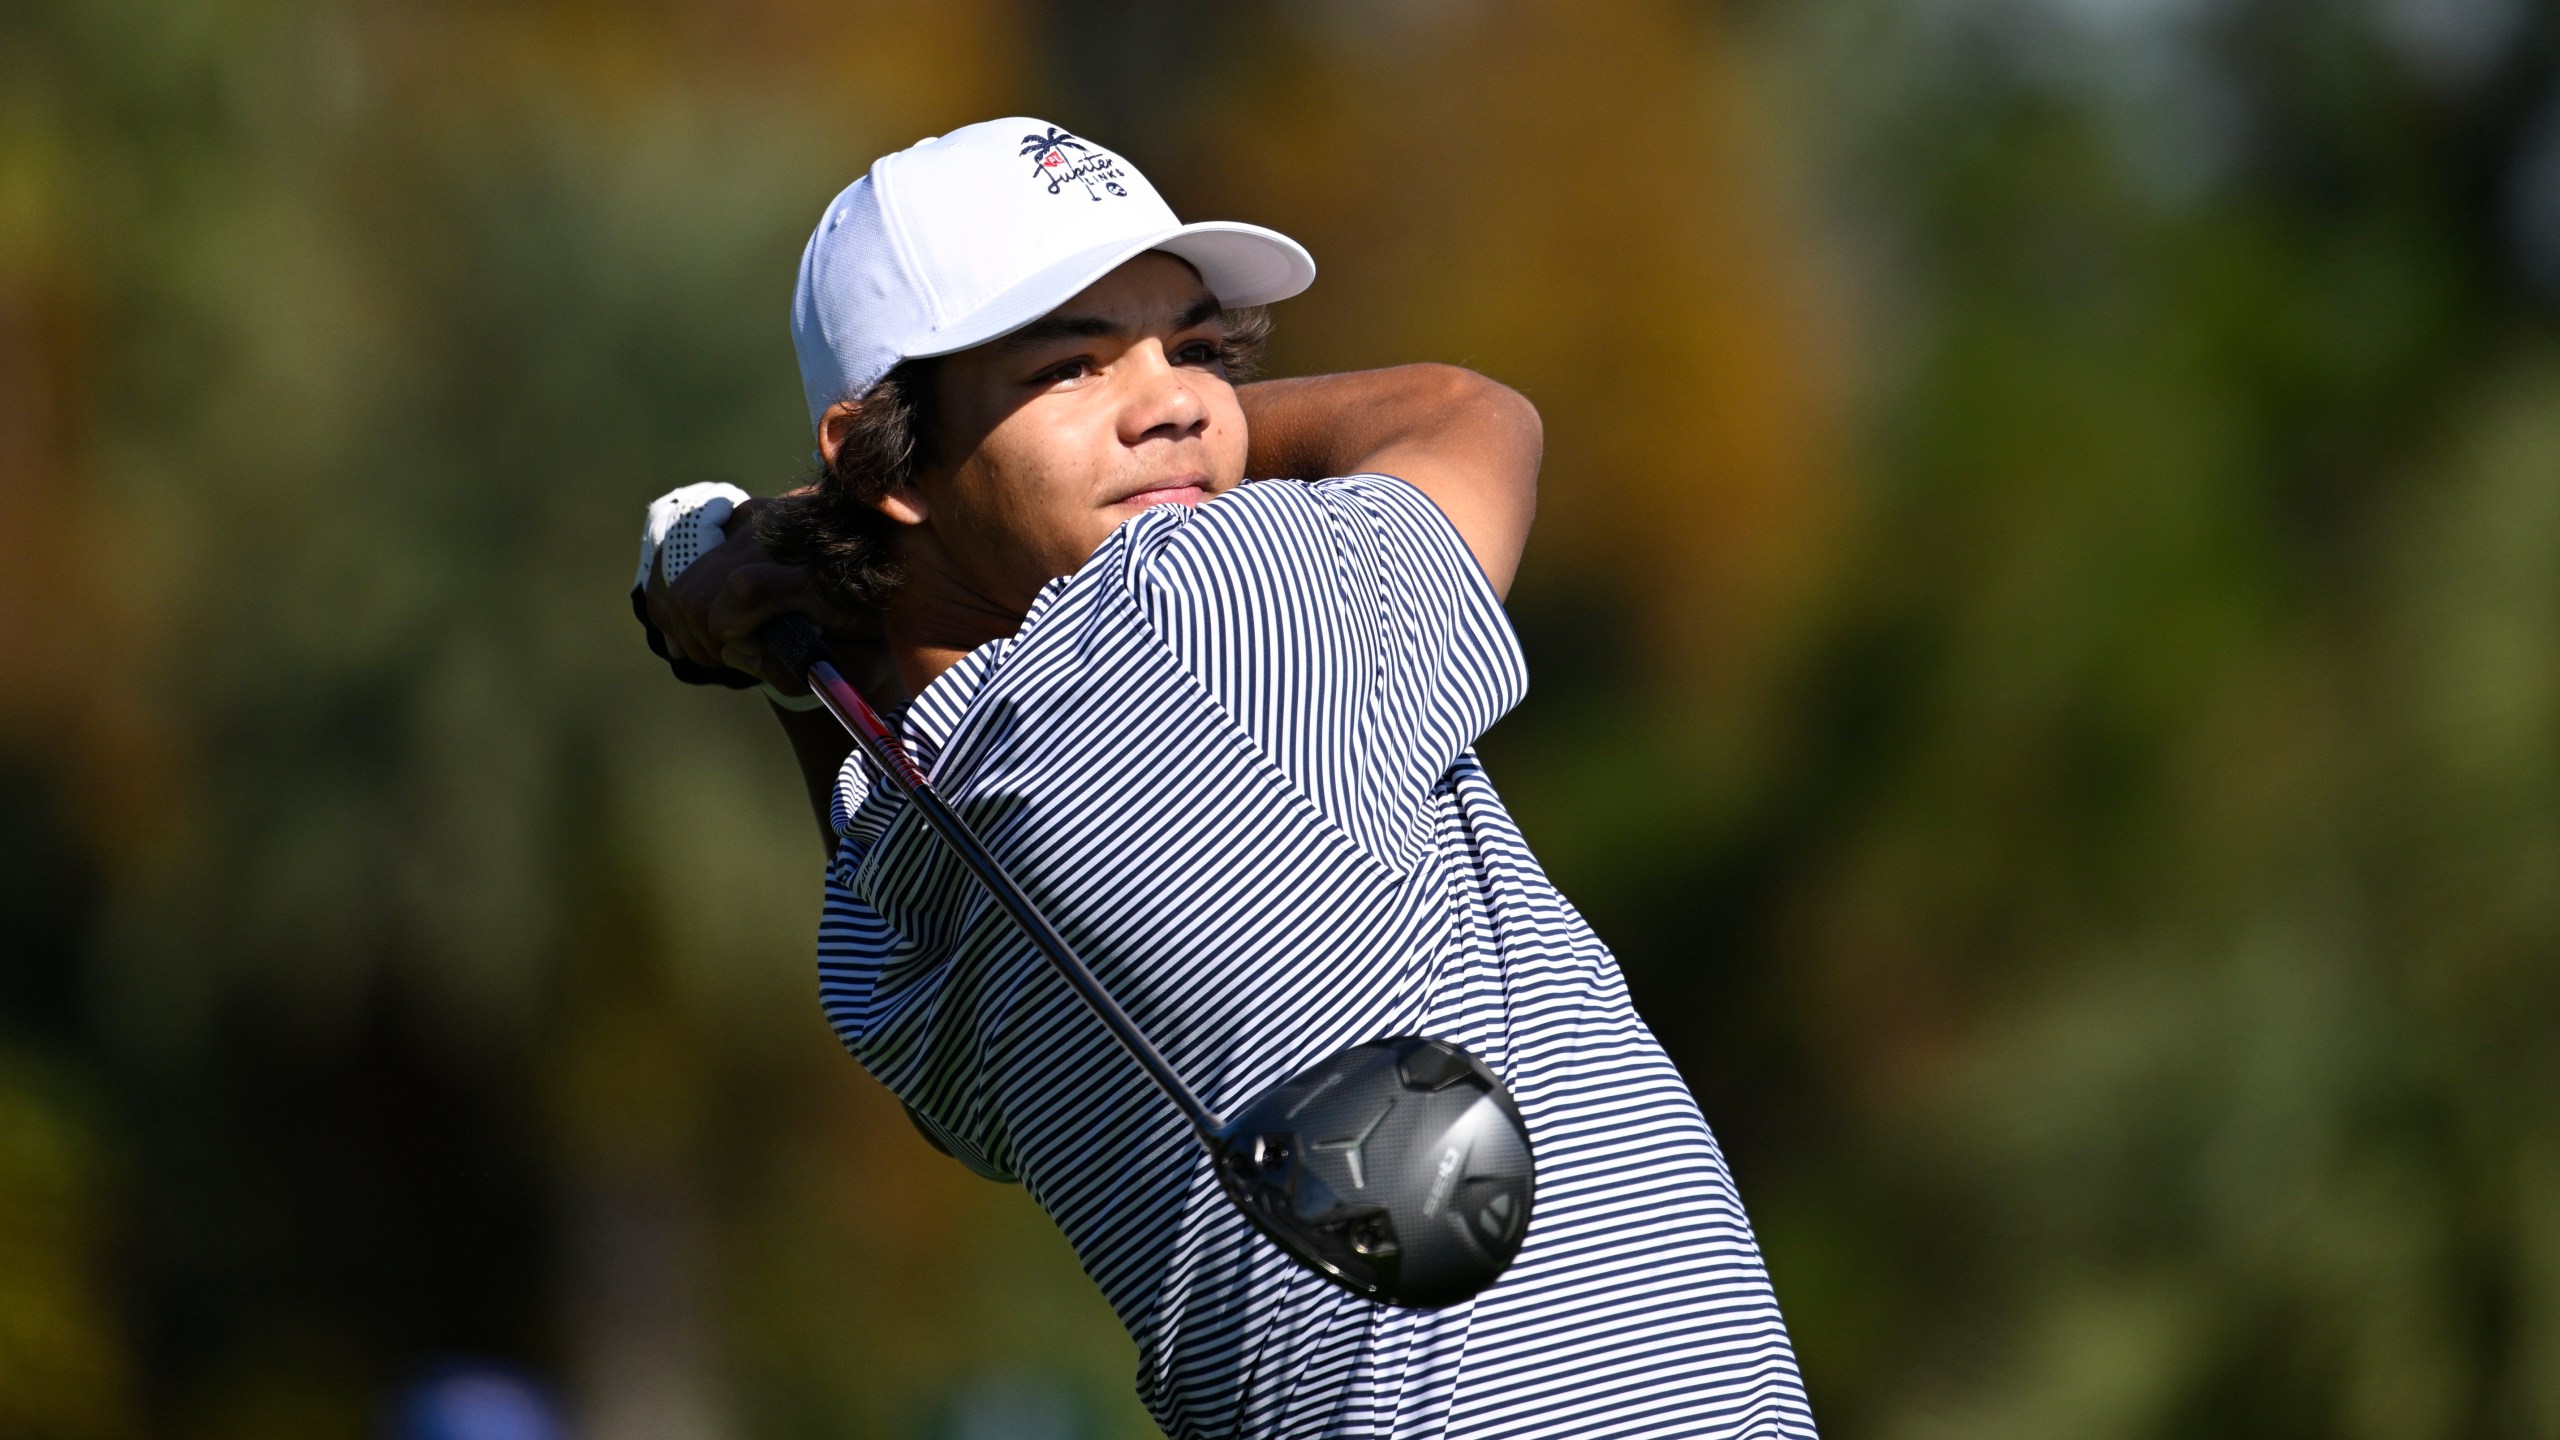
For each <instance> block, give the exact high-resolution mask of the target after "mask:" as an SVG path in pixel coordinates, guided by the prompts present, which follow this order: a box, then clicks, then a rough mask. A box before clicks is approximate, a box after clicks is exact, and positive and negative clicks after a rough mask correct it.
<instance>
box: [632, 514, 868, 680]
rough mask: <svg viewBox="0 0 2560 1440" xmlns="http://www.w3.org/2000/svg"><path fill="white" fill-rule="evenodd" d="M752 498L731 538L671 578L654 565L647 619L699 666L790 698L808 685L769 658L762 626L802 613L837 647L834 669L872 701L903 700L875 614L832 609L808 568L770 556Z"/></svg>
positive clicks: (731, 527) (734, 519)
mask: <svg viewBox="0 0 2560 1440" xmlns="http://www.w3.org/2000/svg"><path fill="white" fill-rule="evenodd" d="M764 503H765V502H764V501H762V500H749V501H747V502H745V503H744V504H742V505H740V506H739V507H738V508H737V509H736V510H735V511H734V512H732V513H731V514H730V516H729V520H728V524H727V525H726V526H725V527H723V528H724V531H725V533H726V535H727V536H728V538H727V539H725V540H723V541H722V542H721V543H720V544H719V545H717V546H715V547H714V548H712V549H711V550H710V551H708V552H706V553H705V554H704V555H703V556H702V558H700V559H698V560H696V561H694V562H693V563H692V564H691V565H688V566H686V567H685V570H684V573H683V574H681V575H678V576H677V577H676V578H675V579H674V581H673V582H670V581H669V580H668V579H667V577H666V571H665V568H664V566H663V565H653V566H651V567H650V570H649V584H648V592H647V601H648V606H649V623H650V624H652V625H655V626H657V627H658V633H659V634H660V635H662V636H664V637H665V638H666V642H667V648H668V649H669V650H670V651H672V652H673V653H675V654H676V655H679V656H681V657H683V658H684V659H687V660H690V661H692V662H694V663H695V664H697V665H711V666H727V667H728V668H730V669H732V670H738V671H742V672H744V673H746V674H749V675H753V676H755V677H757V678H758V679H760V680H764V681H766V682H767V683H769V684H771V685H772V686H773V687H774V688H775V689H777V690H780V691H782V692H783V693H784V694H786V695H798V694H801V693H803V692H805V691H806V690H807V689H808V688H809V687H808V685H807V684H806V683H805V682H803V681H802V680H801V678H800V677H799V676H797V675H794V674H791V673H790V672H789V671H787V670H785V669H783V668H782V667H781V666H780V665H779V664H777V663H775V662H774V661H773V660H771V659H770V658H768V657H767V656H766V655H765V653H764V648H763V647H762V646H761V645H759V644H757V643H756V630H757V629H758V627H760V626H762V625H763V624H764V622H766V621H767V620H770V619H772V618H773V617H774V616H776V615H781V614H785V613H788V612H792V611H797V612H798V613H800V614H803V615H806V616H808V617H809V618H811V619H813V620H815V621H817V622H818V625H819V628H821V629H822V630H824V631H825V632H826V636H827V645H828V648H829V649H831V650H832V651H834V652H835V662H836V668H837V669H838V670H839V671H841V672H842V673H843V675H844V677H845V678H846V679H847V680H850V681H852V682H853V684H854V686H855V688H857V689H859V690H861V691H862V693H863V695H864V696H865V698H868V699H871V700H872V702H873V703H874V704H880V703H884V702H894V701H896V700H900V699H903V698H905V697H904V696H903V695H902V694H900V693H899V691H900V687H899V685H898V680H897V670H896V667H895V666H893V665H892V664H890V662H889V651H888V645H887V642H886V639H885V637H884V635H883V633H882V630H881V625H880V617H879V616H878V615H876V614H869V613H862V614H848V613H846V612H844V611H841V610H838V609H835V608H833V607H831V606H829V605H828V604H827V603H826V602H825V600H824V599H823V598H822V597H821V596H820V595H819V593H818V590H817V587H816V586H815V585H813V584H811V583H810V580H809V576H808V572H807V571H805V570H803V569H801V568H800V567H799V566H797V565H785V564H783V563H781V562H780V561H777V560H774V559H773V558H771V557H770V556H768V555H766V554H765V551H764V546H763V545H762V544H761V543H759V542H758V541H757V539H756V533H755V532H756V527H755V511H756V509H757V508H758V507H759V506H761V505H763V504H764Z"/></svg>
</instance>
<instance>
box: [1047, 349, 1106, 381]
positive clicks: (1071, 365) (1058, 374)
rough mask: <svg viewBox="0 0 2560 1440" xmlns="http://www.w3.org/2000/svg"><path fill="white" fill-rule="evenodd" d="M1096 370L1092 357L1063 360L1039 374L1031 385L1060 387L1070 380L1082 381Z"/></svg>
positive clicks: (1083, 356)
mask: <svg viewBox="0 0 2560 1440" xmlns="http://www.w3.org/2000/svg"><path fill="white" fill-rule="evenodd" d="M1096 368H1097V367H1096V366H1095V365H1094V363H1093V359H1092V357H1091V356H1087V355H1079V356H1077V357H1076V358H1074V359H1073V360H1061V361H1059V362H1058V363H1057V364H1055V365H1052V366H1050V367H1049V368H1048V369H1046V370H1043V371H1041V372H1040V373H1039V374H1037V375H1034V376H1032V377H1031V383H1033V384H1035V385H1058V384H1063V383H1065V382H1066V381H1069V380H1081V379H1083V378H1084V377H1086V376H1087V375H1091V374H1093V373H1094V372H1095V370H1096Z"/></svg>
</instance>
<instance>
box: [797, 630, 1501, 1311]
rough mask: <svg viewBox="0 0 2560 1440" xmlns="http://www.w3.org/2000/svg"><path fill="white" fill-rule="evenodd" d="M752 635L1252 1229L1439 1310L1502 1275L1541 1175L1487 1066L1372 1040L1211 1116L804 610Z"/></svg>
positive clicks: (1418, 1040) (1374, 1293) (1424, 1044)
mask: <svg viewBox="0 0 2560 1440" xmlns="http://www.w3.org/2000/svg"><path fill="white" fill-rule="evenodd" d="M757 639H758V640H759V641H761V642H762V644H763V645H764V647H765V649H766V651H767V652H768V653H769V654H771V655H773V656H775V657H776V658H778V659H780V660H781V661H782V662H783V663H784V664H786V665H788V666H789V667H790V669H791V671H792V673H794V674H796V675H799V676H802V677H803V678H804V679H806V680H807V682H808V685H809V688H810V689H811V690H812V691H813V692H815V693H816V694H817V696H818V698H819V700H820V701H821V702H822V703H823V704H824V705H825V706H826V707H827V709H828V710H829V711H830V712H831V713H833V714H834V716H835V717H836V719H837V720H839V721H841V722H842V723H843V725H844V728H845V729H846V731H848V732H849V733H850V734H851V735H852V736H853V741H854V744H855V745H857V746H859V747H860V748H861V750H862V753H863V754H864V755H865V756H867V757H868V758H869V759H870V761H871V763H872V764H873V765H874V766H875V767H877V768H878V769H879V770H880V772H881V773H882V774H884V775H887V776H888V777H889V778H890V779H891V780H892V781H894V782H895V783H896V784H897V786H898V788H899V789H900V790H902V791H903V792H905V794H906V796H907V799H908V800H909V802H910V803H912V804H913V805H914V806H915V807H916V808H917V809H918V810H919V811H921V812H922V813H923V815H924V818H925V822H926V823H927V824H929V825H931V826H932V827H933V829H934V831H935V833H937V834H939V835H940V836H941V837H942V840H943V843H945V844H947V845H949V846H950V847H951V850H952V853H954V854H955V855H957V856H958V857H959V858H960V862H961V863H962V864H963V865H965V866H967V867H968V869H969V871H970V873H971V874H973V875H975V876H976V877H977V879H978V882H979V883H980V884H982V885H984V886H985V887H986V889H987V893H988V894H989V895H991V896H993V897H994V899H995V901H996V903H997V904H998V905H1000V906H1002V907H1003V908H1004V911H1005V913H1006V914H1008V915H1010V916H1012V917H1013V921H1014V923H1015V924H1016V925H1019V926H1020V927H1021V928H1022V932H1023V934H1025V935H1027V936H1029V937H1030V939H1031V943H1032V945H1033V947H1034V948H1036V949H1037V950H1039V952H1040V953H1041V955H1042V956H1043V957H1044V958H1045V959H1047V960H1048V962H1049V964H1050V966H1051V967H1052V968H1054V969H1056V971H1057V972H1058V974H1059V975H1060V976H1061V977H1062V978H1064V979H1065V980H1066V982H1067V985H1068V988H1070V989H1072V990H1074V991H1075V993H1076V995H1077V997H1078V998H1079V999H1081V1000H1082V1001H1083V1002H1084V1005H1085V1008H1086V1009H1087V1010H1090V1011H1091V1012H1092V1013H1093V1015H1094V1017H1095V1018H1096V1019H1098V1020H1100V1021H1101V1022H1102V1024H1103V1027H1104V1028H1105V1029H1107V1030H1109V1031H1110V1032H1111V1035H1112V1038H1113V1039H1115V1040H1117V1041H1119V1042H1120V1046H1121V1048H1122V1049H1124V1050H1126V1051H1128V1052H1129V1056H1130V1058H1131V1059H1133V1060H1135V1061H1137V1062H1138V1068H1139V1069H1141V1070H1143V1071H1145V1072H1146V1075H1147V1078H1148V1079H1149V1080H1152V1081H1153V1082H1155V1086H1156V1088H1157V1089H1158V1090H1160V1091H1162V1092H1164V1096H1165V1098H1166V1099H1168V1100H1170V1101H1172V1102H1173V1104H1174V1108H1176V1109H1178V1110H1180V1111H1181V1112H1182V1115H1183V1118H1184V1119H1185V1120H1187V1121H1189V1122H1190V1124H1191V1129H1192V1131H1193V1133H1195V1134H1196V1135H1198V1136H1199V1138H1200V1143H1201V1144H1202V1145H1204V1146H1206V1147H1207V1149H1208V1152H1209V1157H1210V1160H1211V1162H1212V1166H1213V1168H1214V1169H1215V1170H1216V1171H1217V1175H1218V1181H1219V1183H1220V1185H1222V1186H1223V1187H1224V1188H1225V1190H1226V1193H1227V1197H1228V1199H1230V1200H1232V1201H1234V1202H1235V1205H1236V1208H1237V1209H1239V1210H1241V1211H1243V1212H1244V1216H1245V1218H1246V1219H1247V1220H1249V1221H1251V1222H1252V1223H1253V1225H1254V1227H1255V1228H1256V1229H1258V1230H1260V1231H1261V1232H1262V1233H1263V1234H1265V1235H1267V1236H1269V1237H1271V1239H1272V1240H1273V1241H1275V1242H1277V1243H1278V1244H1279V1246H1280V1248H1281V1249H1283V1250H1285V1251H1287V1252H1288V1253H1289V1254H1290V1255H1291V1256H1293V1257H1295V1258H1296V1259H1297V1260H1298V1261H1299V1262H1300V1263H1302V1264H1304V1265H1306V1266H1307V1267H1308V1268H1310V1269H1312V1270H1314V1271H1316V1272H1317V1273H1318V1274H1320V1275H1323V1276H1325V1277H1326V1278H1328V1279H1330V1280H1333V1281H1335V1282H1336V1283H1338V1284H1340V1285H1342V1286H1343V1287H1345V1288H1346V1289H1349V1290H1351V1291H1352V1292H1353V1293H1355V1294H1359V1295H1364V1296H1367V1297H1368V1298H1370V1299H1372V1300H1378V1301H1383V1302H1385V1303H1387V1304H1391V1305H1404V1306H1411V1307H1415V1308H1422V1309H1428V1308H1434V1307H1437V1306H1442V1305H1452V1304H1455V1303H1457V1302H1459V1301H1461V1300H1465V1299H1467V1298H1469V1297H1471V1296H1473V1295H1475V1294H1477V1293H1478V1292H1479V1291H1482V1290H1483V1289H1484V1288H1485V1287H1486V1286H1488V1285H1491V1284H1492V1283H1493V1282H1494V1281H1495V1280H1496V1279H1497V1278H1499V1277H1500V1276H1501V1274H1502V1272H1503V1270H1504V1269H1505V1268H1506V1267H1507V1266H1509V1265H1510V1263H1511V1258H1512V1256H1514V1255H1515V1254H1517V1253H1519V1249H1520V1241H1521V1238H1522V1237H1523V1236H1524V1235H1525V1234H1527V1232H1528V1229H1529V1208H1530V1205H1531V1203H1532V1200H1533V1198H1534V1194H1535V1190H1536V1176H1535V1173H1534V1170H1533V1167H1532V1164H1531V1159H1530V1151H1529V1132H1528V1127H1527V1126H1526V1125H1525V1124H1524V1123H1523V1122H1522V1120H1521V1118H1520V1108H1519V1106H1518V1105H1516V1104H1514V1103H1513V1102H1512V1099H1511V1093H1510V1092H1509V1091H1508V1090H1506V1089H1504V1088H1503V1085H1502V1082H1501V1081H1500V1080H1498V1079H1496V1078H1495V1077H1494V1073H1493V1071H1492V1070H1491V1069H1489V1068H1487V1067H1486V1065H1485V1063H1484V1062H1483V1061H1481V1060H1479V1059H1477V1058H1476V1057H1475V1056H1473V1055H1471V1054H1469V1053H1468V1052H1467V1051H1466V1050H1464V1049H1462V1048H1460V1047H1459V1046H1457V1045H1453V1044H1451V1043H1449V1042H1448V1041H1445V1040H1432V1039H1425V1038H1422V1037H1419V1036H1391V1037H1388V1038H1385V1039H1379V1040H1370V1041H1367V1042H1365V1043H1362V1044H1359V1045H1354V1046H1352V1047H1350V1048H1349V1049H1347V1050H1344V1051H1342V1052H1340V1053H1338V1054H1336V1055H1333V1056H1331V1057H1329V1058H1327V1059H1325V1060H1322V1061H1319V1062H1318V1063H1316V1064H1315V1065H1312V1066H1310V1067H1308V1068H1307V1069H1305V1070H1302V1071H1300V1072H1299V1073H1298V1074H1296V1075H1294V1076H1292V1077H1291V1078H1290V1079H1288V1080H1287V1081H1285V1082H1283V1083H1282V1084H1280V1085H1278V1086H1276V1087H1274V1088H1273V1089H1272V1090H1270V1091H1269V1092H1268V1093H1266V1094H1264V1095H1262V1096H1260V1097H1259V1098H1257V1099H1255V1100H1254V1102H1253V1103H1252V1104H1250V1105H1247V1106H1245V1107H1244V1109H1243V1110H1241V1111H1239V1112H1238V1113H1237V1114H1236V1116H1235V1118H1233V1119H1232V1120H1228V1121H1225V1122H1223V1123H1222V1122H1220V1120H1219V1119H1218V1117H1217V1116H1215V1115H1213V1114H1211V1113H1210V1112H1209V1108H1208V1107H1207V1106H1206V1105H1204V1104H1202V1103H1201V1100H1200V1097H1199V1096H1198V1095H1196V1094H1194V1093H1193V1092H1192V1089H1191V1087H1190V1086H1189V1085H1187V1084H1185V1083H1184V1082H1183V1079H1182V1077H1181V1075H1179V1074H1178V1073H1176V1072H1175V1070H1174V1068H1173V1065H1172V1064H1171V1062H1169V1061H1167V1060H1166V1059H1165V1057H1164V1054H1163V1052H1161V1051H1159V1050H1157V1049H1156V1047H1155V1045H1154V1043H1153V1042H1152V1041H1150V1040H1149V1039H1148V1038H1147V1037H1146V1034H1145V1033H1144V1032H1143V1031H1141V1030H1140V1029H1139V1028H1138V1025H1137V1022H1136V1021H1134V1020H1132V1019H1131V1018H1130V1017H1129V1014H1128V1012H1127V1011H1125V1010H1122V1009H1121V1008H1120V1006H1119V1003H1118V1002H1117V1001H1115V1000H1113V999H1112V998H1111V995H1110V992H1109V991H1107V990H1105V989H1104V988H1103V986H1102V982H1101V981H1100V980H1098V979H1097V978H1095V976H1094V973H1093V971H1092V970H1091V969H1089V968H1087V967H1086V965H1085V963H1084V961H1083V960H1081V959H1079V958H1078V957H1077V955H1076V953H1075V951H1073V950H1072V949H1070V948H1069V947H1068V945H1067V942H1066V941H1065V939H1064V938H1062V937H1061V936H1060V935H1059V934H1058V932H1057V930H1056V928H1055V927H1053V926H1051V925H1050V924H1049V922H1048V920H1047V919H1046V918H1044V917H1043V916H1042V915H1041V913H1040V911H1039V908H1038V907H1037V906H1035V905H1033V904H1032V903H1031V898H1030V897H1029V896H1028V895H1026V894H1024V893H1023V891H1022V887H1021V886H1019V885H1017V884H1015V883H1014V881H1013V878H1012V877H1011V876H1010V875H1007V874H1006V873H1005V870H1004V867H1003V866H1002V865H1000V864H998V863H997V861H996V858H995V857H994V856H993V855H992V854H990V853H989V852H988V850H987V848H986V846H985V845H984V844H982V843H981V842H980V841H979V839H978V837H977V835H976V834H975V833H973V832H972V831H971V830H970V829H969V827H968V825H967V824H965V823H964V822H963V821H962V820H961V819H960V817H959V816H958V815H957V814H955V813H953V811H952V809H951V807H950V806H948V805H946V804H944V803H943V801H942V797H941V796H939V795H937V794H936V793H934V789H933V786H932V784H931V783H930V782H928V781H927V780H926V779H925V777H924V774H923V772H922V771H920V770H918V769H917V768H916V766H915V763H914V762H913V761H911V760H910V759H908V758H907V753H906V748H905V747H904V746H903V745H901V744H900V743H899V741H898V737H897V735H896V733H895V732H893V731H892V730H890V729H889V727H888V726H887V725H886V724H884V723H883V722H882V721H881V719H880V717H879V716H878V715H877V714H876V713H874V712H873V710H872V709H871V706H870V705H869V704H868V703H867V702H865V701H864V700H863V698H862V696H861V695H860V694H859V693H858V692H856V691H855V690H854V688H853V686H852V685H850V684H848V683H847V682H846V681H845V679H844V677H843V676H842V675H840V674H838V673H837V671H836V667H835V664H834V662H833V661H832V660H831V659H830V658H829V655H828V651H827V644H826V639H825V637H824V636H823V635H822V634H821V633H820V632H819V630H818V627H817V624H816V622H814V621H812V620H810V619H809V618H808V617H807V616H804V615H783V616H779V617H777V618H775V619H773V620H771V621H768V622H766V624H765V625H764V627H763V628H762V629H761V630H760V631H759V632H758V634H757Z"/></svg>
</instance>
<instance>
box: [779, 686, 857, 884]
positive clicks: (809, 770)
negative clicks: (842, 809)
mask: <svg viewBox="0 0 2560 1440" xmlns="http://www.w3.org/2000/svg"><path fill="white" fill-rule="evenodd" d="M769 708H771V709H772V711H773V715H774V718H775V719H777V720H780V721H781V722H782V733H783V734H785V735H788V736H789V737H791V754H792V756H793V757H794V758H795V759H797V760H798V761H799V762H800V783H801V784H802V785H804V786H806V787H807V788H808V791H809V809H810V810H811V812H812V813H814V814H815V815H816V816H817V817H818V835H819V843H821V844H823V845H824V846H826V849H827V853H828V854H830V855H833V854H834V853H835V849H836V827H835V822H834V819H833V818H832V816H831V814H830V812H831V811H832V809H833V808H834V801H835V789H836V775H837V772H839V771H841V770H843V769H844V757H845V756H847V755H849V754H851V753H853V737H852V736H850V735H847V734H846V733H844V727H843V726H842V725H839V724H837V723H836V717H834V716H833V715H830V714H828V713H827V712H826V711H824V710H785V709H783V708H782V707H781V706H779V705H772V706H770V707H769Z"/></svg>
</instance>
